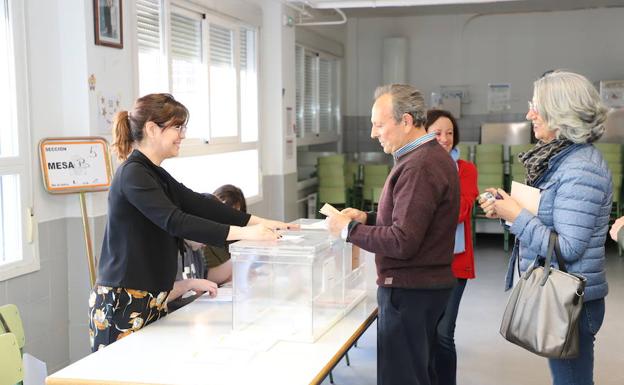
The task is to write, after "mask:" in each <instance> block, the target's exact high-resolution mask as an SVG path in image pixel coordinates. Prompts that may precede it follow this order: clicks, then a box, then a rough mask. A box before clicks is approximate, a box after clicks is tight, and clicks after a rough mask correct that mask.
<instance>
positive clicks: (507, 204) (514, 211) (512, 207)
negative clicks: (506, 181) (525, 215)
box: [479, 188, 522, 222]
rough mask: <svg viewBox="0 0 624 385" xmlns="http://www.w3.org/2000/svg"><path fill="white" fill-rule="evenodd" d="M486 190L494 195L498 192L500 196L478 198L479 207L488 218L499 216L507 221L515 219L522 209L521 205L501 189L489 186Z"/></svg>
mask: <svg viewBox="0 0 624 385" xmlns="http://www.w3.org/2000/svg"><path fill="white" fill-rule="evenodd" d="M486 191H488V192H489V193H491V194H492V195H494V196H496V195H497V194H498V195H499V196H500V198H499V199H489V200H483V199H480V200H479V203H480V204H481V208H482V209H483V211H484V212H485V216H486V217H488V218H500V219H504V220H506V221H509V222H513V221H515V220H516V218H517V217H518V215H520V212H521V211H522V207H521V206H520V205H519V204H518V202H516V200H515V199H513V198H512V197H510V196H509V194H507V193H506V192H505V191H504V190H503V189H500V188H499V189H494V188H489V189H486Z"/></svg>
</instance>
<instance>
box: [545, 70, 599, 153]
mask: <svg viewBox="0 0 624 385" xmlns="http://www.w3.org/2000/svg"><path fill="white" fill-rule="evenodd" d="M533 102H534V103H535V105H536V107H537V112H538V113H539V114H540V115H541V117H542V119H544V121H545V122H546V123H547V124H548V126H549V128H550V129H551V130H553V131H554V130H559V132H558V134H557V135H558V137H559V138H561V137H563V138H566V139H568V140H570V141H572V142H574V143H592V142H594V141H596V140H598V139H600V137H601V136H602V134H603V133H604V131H605V126H604V122H605V120H606V119H607V113H608V111H609V110H608V108H607V107H606V106H605V105H604V104H603V103H602V100H601V99H600V95H599V94H598V91H596V88H595V87H594V86H593V85H592V84H591V83H590V82H589V80H587V78H585V77H584V76H582V75H579V74H576V73H573V72H566V71H561V70H556V71H553V72H551V73H549V74H547V75H545V76H543V77H542V78H540V79H538V80H537V81H535V83H534V84H533Z"/></svg>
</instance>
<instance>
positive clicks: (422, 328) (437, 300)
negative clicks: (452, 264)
mask: <svg viewBox="0 0 624 385" xmlns="http://www.w3.org/2000/svg"><path fill="white" fill-rule="evenodd" d="M450 294H451V289H441V290H424V289H401V288H388V287H380V288H379V289H378V290H377V302H378V305H379V315H378V319H377V385H395V384H396V385H431V375H432V373H431V371H432V370H433V369H432V367H431V360H432V353H433V347H434V343H435V338H436V328H437V325H438V321H439V320H440V317H441V316H442V313H443V312H444V309H445V308H446V303H447V301H448V299H449V296H450Z"/></svg>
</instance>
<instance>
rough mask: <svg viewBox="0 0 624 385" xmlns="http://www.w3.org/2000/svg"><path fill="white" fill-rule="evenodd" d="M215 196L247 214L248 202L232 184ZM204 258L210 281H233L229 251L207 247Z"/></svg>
mask: <svg viewBox="0 0 624 385" xmlns="http://www.w3.org/2000/svg"><path fill="white" fill-rule="evenodd" d="M213 196H214V197H215V198H217V199H219V200H220V201H221V202H223V203H225V204H226V205H228V206H230V207H233V208H235V209H237V210H239V211H242V212H244V213H246V212H247V202H246V201H245V196H244V195H243V192H242V191H241V189H240V188H238V187H236V186H233V185H231V184H226V185H223V186H221V187H219V188H218V189H216V190H215V191H214V193H213ZM204 258H205V260H206V267H207V269H208V280H210V281H213V282H216V283H217V284H218V285H222V284H224V283H226V282H229V281H231V280H232V261H230V252H229V251H228V250H227V249H224V248H220V247H214V246H205V247H204Z"/></svg>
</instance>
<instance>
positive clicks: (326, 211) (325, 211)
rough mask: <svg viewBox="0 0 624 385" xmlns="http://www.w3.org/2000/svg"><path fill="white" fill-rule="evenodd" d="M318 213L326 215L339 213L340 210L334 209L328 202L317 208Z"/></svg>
mask: <svg viewBox="0 0 624 385" xmlns="http://www.w3.org/2000/svg"><path fill="white" fill-rule="evenodd" d="M319 213H321V214H323V215H325V216H327V217H328V216H330V215H334V214H340V211H338V209H336V208H335V207H334V206H332V205H330V204H329V203H325V204H324V205H323V207H321V209H320V210H319Z"/></svg>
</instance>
